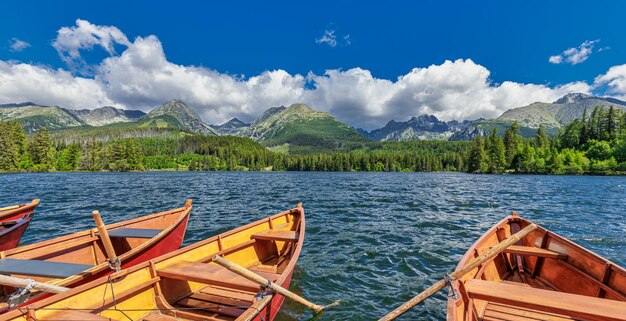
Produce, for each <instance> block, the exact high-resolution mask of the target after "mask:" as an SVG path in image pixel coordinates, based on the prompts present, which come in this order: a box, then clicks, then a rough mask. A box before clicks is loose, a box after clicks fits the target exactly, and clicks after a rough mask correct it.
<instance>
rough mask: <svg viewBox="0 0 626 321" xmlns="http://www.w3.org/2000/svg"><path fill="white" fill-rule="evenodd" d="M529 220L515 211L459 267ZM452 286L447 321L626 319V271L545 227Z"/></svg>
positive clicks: (474, 247) (488, 233) (472, 250)
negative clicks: (452, 291)
mask: <svg viewBox="0 0 626 321" xmlns="http://www.w3.org/2000/svg"><path fill="white" fill-rule="evenodd" d="M530 224H531V222H529V221H528V220H525V219H523V218H521V217H519V216H517V214H515V212H513V215H511V216H509V217H507V218H506V219H504V220H502V221H501V222H499V223H498V224H497V225H495V226H494V227H492V228H491V229H490V230H489V231H487V233H485V234H484V235H483V236H482V237H481V238H480V239H478V241H476V243H474V245H472V247H471V248H470V249H469V250H468V251H467V253H466V254H465V256H463V258H462V259H461V261H460V262H459V264H458V267H457V270H459V269H461V268H462V267H463V266H465V265H466V264H467V263H468V262H469V261H471V260H472V259H473V258H475V257H477V256H479V255H481V254H482V253H484V252H485V251H486V250H488V249H489V248H491V247H493V246H495V245H496V244H498V243H499V242H500V241H502V240H504V239H505V238H507V237H509V236H510V235H512V234H514V233H516V232H517V231H519V230H521V229H523V228H525V227H526V226H528V225H530ZM452 285H453V286H452V288H453V289H454V291H455V292H456V293H457V294H458V295H457V298H454V297H453V296H452V297H449V298H448V308H447V312H448V319H447V320H448V321H461V320H464V321H469V320H485V321H487V320H492V321H505V320H552V321H565V320H598V321H599V320H626V302H625V301H626V270H624V269H623V268H622V267H620V266H618V265H616V264H614V263H612V262H609V261H607V260H606V259H604V258H602V257H600V256H598V255H596V254H594V253H592V252H591V251H589V250H587V249H585V248H583V247H581V246H579V245H577V244H574V243H572V242H571V241H569V240H567V239H565V238H563V237H561V236H559V235H557V234H555V233H553V232H550V231H548V230H546V229H544V228H542V227H538V228H536V229H535V230H533V231H532V232H530V233H529V234H528V235H527V236H526V237H524V238H523V239H521V240H520V241H519V242H518V243H517V244H515V245H513V246H510V247H508V248H507V249H506V250H505V251H504V252H503V253H501V254H499V255H497V256H495V257H494V258H493V259H492V260H490V261H488V262H487V263H486V264H483V265H481V266H479V267H478V268H475V269H474V270H472V271H471V272H470V273H467V274H466V275H465V276H463V277H461V278H460V279H459V280H457V281H455V282H453V284H452Z"/></svg>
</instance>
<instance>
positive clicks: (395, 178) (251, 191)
mask: <svg viewBox="0 0 626 321" xmlns="http://www.w3.org/2000/svg"><path fill="white" fill-rule="evenodd" d="M36 197H38V198H41V200H42V202H41V205H40V206H39V208H38V210H37V215H36V217H35V219H34V220H33V222H32V223H31V225H30V229H29V230H28V231H27V232H26V234H25V235H24V238H23V243H24V244H25V243H32V242H36V241H41V240H44V239H47V238H50V237H52V236H54V235H59V234H66V233H70V232H75V231H80V230H84V229H87V228H91V227H93V226H94V223H93V221H92V217H91V214H90V213H91V211H92V210H94V209H98V210H100V212H101V213H102V216H103V219H104V220H105V222H107V223H111V222H116V221H120V220H125V219H129V218H132V217H136V216H141V215H145V214H149V213H153V212H157V211H161V210H166V209H169V208H174V207H179V206H182V205H183V203H184V200H185V199H186V198H191V199H193V201H194V210H193V212H192V216H191V219H190V223H189V228H188V230H187V234H186V240H185V244H190V243H192V242H195V241H199V240H202V239H204V238H207V237H209V236H212V235H215V234H216V233H220V232H224V231H227V230H230V229H232V228H235V227H237V226H240V225H242V224H244V223H247V222H250V221H253V220H256V219H259V218H262V217H265V216H267V215H269V214H273V213H275V212H279V211H282V210H285V209H288V208H291V207H294V206H295V205H296V204H297V203H298V202H303V203H304V208H305V212H306V219H307V234H306V240H305V244H304V249H303V252H302V256H301V258H300V261H299V262H298V267H297V270H296V273H295V274H294V278H293V283H292V290H294V291H296V292H298V293H302V295H304V296H305V297H307V298H309V299H310V300H311V301H314V302H316V303H319V304H328V303H330V302H333V301H334V300H336V299H340V300H341V301H342V304H341V305H340V306H338V307H333V308H331V309H329V310H328V311H326V312H324V314H322V315H320V316H318V317H317V318H316V319H317V320H364V319H369V320H372V319H376V318H377V317H380V316H382V315H383V314H384V313H385V312H387V311H389V310H391V309H393V308H395V307H396V306H397V305H399V304H401V303H402V302H404V301H405V300H407V299H409V298H410V297H412V296H413V295H414V294H416V293H418V292H420V291H421V290H423V289H424V288H426V287H427V286H429V285H430V284H431V283H432V282H434V281H436V280H437V279H438V278H439V277H440V276H441V275H442V274H443V273H445V272H450V271H451V270H453V269H454V267H455V266H456V263H457V260H458V259H460V257H461V255H462V254H463V253H464V252H465V250H466V249H467V248H468V247H469V246H470V245H471V244H472V243H473V242H474V241H475V240H476V239H477V238H478V237H479V236H480V235H481V234H482V233H483V232H485V231H486V230H487V229H488V228H489V227H491V226H492V225H493V224H495V223H496V222H497V221H499V220H500V219H502V218H503V217H505V216H506V215H508V214H509V213H510V211H511V210H517V211H518V212H519V213H520V215H521V216H523V217H525V218H528V219H531V220H533V221H535V222H536V223H539V224H541V225H543V226H545V227H547V228H548V229H551V230H553V231H554V232H556V233H559V234H561V235H563V236H565V237H567V238H570V239H571V240H573V241H575V242H577V243H579V244H581V245H582V246H585V247H587V248H589V249H591V250H593V251H594V252H596V253H598V254H600V255H602V256H604V257H606V258H608V259H609V260H612V261H614V262H615V263H617V264H620V265H625V264H626V257H625V256H624V253H626V216H625V214H624V208H626V178H624V177H568V176H511V175H502V176H488V175H466V174H446V173H194V172H150V173H70V174H68V173H51V174H8V175H0V199H1V201H0V206H4V205H9V204H14V203H23V202H26V201H29V200H31V199H32V198H36ZM445 299H446V298H445V293H440V294H438V295H437V296H436V297H435V298H434V299H431V300H428V301H427V302H426V303H425V304H424V305H422V306H420V307H419V308H417V309H414V311H411V312H410V313H408V314H406V315H405V317H403V319H420V320H442V319H444V318H445ZM310 317H311V314H310V313H309V312H308V311H304V310H303V309H302V308H301V307H299V306H297V305H295V304H292V303H289V302H286V303H285V306H284V309H283V310H282V313H281V319H282V320H296V319H307V318H310Z"/></svg>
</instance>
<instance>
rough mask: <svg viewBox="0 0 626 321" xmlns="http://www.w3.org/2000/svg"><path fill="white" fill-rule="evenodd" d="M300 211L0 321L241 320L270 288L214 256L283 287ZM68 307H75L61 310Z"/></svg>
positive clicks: (300, 233) (299, 230)
mask: <svg viewBox="0 0 626 321" xmlns="http://www.w3.org/2000/svg"><path fill="white" fill-rule="evenodd" d="M301 213H302V211H301V207H299V208H297V209H293V210H290V211H285V212H282V213H279V214H276V215H274V216H271V217H268V218H267V219H264V220H260V221H257V222H254V223H251V224H248V225H246V226H242V227H240V228H237V229H235V230H231V231H228V232H225V233H222V234H220V235H218V236H215V237H212V238H210V239H207V240H205V241H201V242H199V243H196V244H192V245H190V246H187V247H185V248H181V249H179V250H177V251H174V252H172V253H169V254H167V255H164V256H161V257H159V258H156V259H154V260H151V261H149V262H145V263H143V264H139V265H137V266H135V267H132V268H130V269H127V270H123V271H121V272H118V273H115V274H112V275H110V276H109V277H108V278H103V279H99V280H96V281H94V282H91V283H88V284H85V285H83V286H79V287H77V288H75V289H72V290H71V291H68V292H66V293H62V294H60V295H57V296H53V297H50V298H47V299H44V300H42V301H40V302H37V303H35V304H34V305H32V306H29V308H26V309H18V310H15V311H10V312H8V313H7V314H5V315H6V317H5V315H1V316H0V320H14V319H21V320H26V319H27V318H30V319H28V320H98V321H104V320H119V321H123V320H144V321H157V320H159V321H166V320H235V319H237V318H240V319H243V318H245V317H246V316H247V315H250V314H252V313H255V312H256V311H257V308H258V304H259V302H260V301H259V298H260V297H262V295H260V293H263V295H271V293H270V292H267V293H265V292H264V291H262V290H261V287H260V285H259V284H257V283H255V282H252V281H249V280H248V279H246V278H244V277H242V276H239V275H238V274H236V273H234V272H231V271H229V270H228V269H226V268H224V267H222V266H220V265H218V264H216V263H213V262H212V258H213V256H214V255H220V256H222V257H224V258H225V259H227V260H229V261H231V262H234V263H236V264H239V265H241V266H243V267H246V268H247V269H249V270H251V271H253V272H255V273H257V274H259V275H261V276H263V277H265V278H266V279H268V280H270V281H272V282H275V283H277V284H279V285H284V286H287V287H288V285H289V282H290V281H291V273H292V271H293V268H294V266H295V263H296V261H297V258H298V256H299V253H300V249H301V246H302V245H301V244H302V241H303V238H304V221H303V216H302V215H301ZM273 300H282V297H276V298H274V299H273ZM280 302H282V301H280ZM279 304H280V303H279ZM44 306H45V308H44V309H38V307H44ZM66 306H73V307H80V308H79V309H77V310H76V309H73V310H67V309H63V307H66ZM272 306H273V304H272ZM56 307H58V310H55V308H56ZM268 307H269V305H268ZM16 317H17V318H16Z"/></svg>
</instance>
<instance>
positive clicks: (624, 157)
mask: <svg viewBox="0 0 626 321" xmlns="http://www.w3.org/2000/svg"><path fill="white" fill-rule="evenodd" d="M143 170H190V171H247V170H252V171H368V172H369V171H386V172H390V171H397V172H399V171H408V172H433V171H459V172H470V173H494V174H501V173H527V174H575V175H580V174H600V175H623V174H625V173H626V113H624V112H622V111H620V110H617V109H613V108H609V109H603V108H598V107H597V108H595V109H594V110H593V111H592V112H591V113H590V114H588V113H587V112H586V111H585V115H584V116H583V118H582V119H576V120H574V121H573V122H571V123H570V124H568V125H566V126H564V127H563V128H562V129H561V130H560V132H559V134H558V135H557V136H556V137H549V136H548V135H547V133H546V130H545V129H544V128H543V127H540V128H539V129H538V130H537V134H536V137H535V138H522V136H521V135H520V134H519V126H518V125H517V123H513V124H512V125H511V126H510V127H509V128H508V129H506V131H505V132H504V133H503V135H501V134H500V133H498V132H497V129H494V130H493V131H492V132H491V133H489V134H488V135H486V136H485V137H482V136H477V137H476V138H475V139H474V140H473V141H472V142H448V141H412V142H362V143H351V144H347V145H344V146H343V147H340V148H336V149H333V150H329V151H319V150H314V151H311V152H307V153H302V154H286V153H280V152H274V151H271V150H269V149H267V148H265V147H264V146H262V145H260V144H258V143H257V142H254V141H252V140H250V139H247V138H241V137H234V136H219V137H215V136H206V135H201V134H189V133H185V132H180V131H174V130H173V131H168V132H165V133H162V132H160V133H155V134H154V135H138V136H137V137H133V135H114V134H112V135H108V136H106V139H102V137H100V139H88V138H87V139H85V138H84V137H81V135H79V134H75V135H72V134H69V135H68V134H67V133H66V134H64V135H54V133H51V132H49V131H48V130H47V129H46V130H41V131H38V132H36V133H34V134H31V135H27V134H26V133H25V131H24V129H23V128H22V125H21V123H20V122H18V121H10V122H5V121H0V171H3V172H24V171H28V172H30V171H34V172H46V171H143Z"/></svg>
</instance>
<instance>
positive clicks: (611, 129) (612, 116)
mask: <svg viewBox="0 0 626 321" xmlns="http://www.w3.org/2000/svg"><path fill="white" fill-rule="evenodd" d="M617 130H618V128H617V113H616V111H615V108H613V106H611V108H609V112H608V114H607V120H606V134H607V139H608V140H614V139H615V138H616V137H617Z"/></svg>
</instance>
